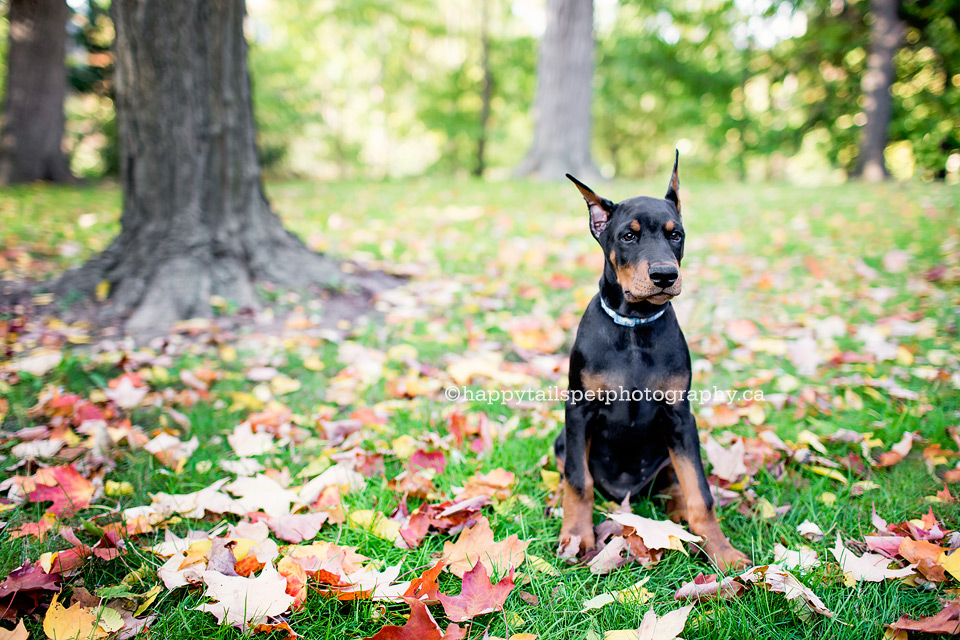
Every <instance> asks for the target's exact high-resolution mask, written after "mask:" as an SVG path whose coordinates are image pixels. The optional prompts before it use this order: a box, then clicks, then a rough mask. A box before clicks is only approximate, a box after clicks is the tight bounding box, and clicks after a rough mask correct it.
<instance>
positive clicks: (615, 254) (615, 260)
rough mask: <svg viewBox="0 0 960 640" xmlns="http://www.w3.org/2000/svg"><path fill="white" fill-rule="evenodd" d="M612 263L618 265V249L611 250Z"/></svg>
mask: <svg viewBox="0 0 960 640" xmlns="http://www.w3.org/2000/svg"><path fill="white" fill-rule="evenodd" d="M610 264H612V265H613V266H614V267H616V266H617V252H616V251H613V250H611V251H610Z"/></svg>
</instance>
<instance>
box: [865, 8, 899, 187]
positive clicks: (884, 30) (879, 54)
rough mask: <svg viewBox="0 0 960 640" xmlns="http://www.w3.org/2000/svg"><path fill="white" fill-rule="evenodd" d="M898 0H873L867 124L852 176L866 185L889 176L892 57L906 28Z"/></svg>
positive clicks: (866, 96) (866, 78) (892, 80)
mask: <svg viewBox="0 0 960 640" xmlns="http://www.w3.org/2000/svg"><path fill="white" fill-rule="evenodd" d="M898 4H899V3H898V0H870V15H871V17H872V18H873V24H872V25H871V26H870V55H869V56H868V58H867V72H866V73H865V74H864V76H863V94H864V105H863V113H864V115H866V116H867V124H866V125H865V126H864V128H863V140H862V141H861V143H860V156H859V157H858V158H857V166H856V169H854V172H853V175H854V176H859V177H861V178H863V179H864V180H866V181H867V182H879V181H880V180H884V179H886V178H887V177H888V176H889V175H890V174H889V173H888V172H887V167H886V165H885V164H884V161H883V150H884V149H885V148H886V146H887V129H888V128H889V126H890V117H891V114H892V110H893V104H892V99H891V97H890V87H891V86H893V82H894V80H895V79H896V70H895V69H894V65H893V57H894V55H896V53H897V48H898V47H899V46H900V38H901V36H902V35H903V25H902V24H901V22H900V20H899V19H898V18H897V6H898Z"/></svg>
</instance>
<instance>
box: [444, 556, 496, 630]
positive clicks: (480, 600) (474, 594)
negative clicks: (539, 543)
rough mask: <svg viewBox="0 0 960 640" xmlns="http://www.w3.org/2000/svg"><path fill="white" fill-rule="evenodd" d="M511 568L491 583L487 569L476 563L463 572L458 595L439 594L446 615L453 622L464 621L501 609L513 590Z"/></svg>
mask: <svg viewBox="0 0 960 640" xmlns="http://www.w3.org/2000/svg"><path fill="white" fill-rule="evenodd" d="M513 587H514V583H513V570H512V569H511V570H510V573H509V575H507V576H505V577H504V578H503V579H502V580H500V582H498V583H496V584H491V582H490V577H489V574H488V573H487V569H486V568H485V567H484V566H483V564H481V563H477V566H475V567H474V568H473V569H472V570H471V571H468V572H467V573H465V574H463V588H462V589H461V590H460V595H458V596H448V595H446V594H443V593H441V594H440V597H439V599H440V604H442V605H443V611H444V613H446V614H447V617H448V618H450V619H451V620H452V621H454V622H465V621H467V620H471V619H473V618H475V617H476V616H479V615H482V614H484V613H490V612H491V611H498V610H500V609H503V603H504V602H505V601H506V599H507V596H508V595H509V594H510V592H511V591H513Z"/></svg>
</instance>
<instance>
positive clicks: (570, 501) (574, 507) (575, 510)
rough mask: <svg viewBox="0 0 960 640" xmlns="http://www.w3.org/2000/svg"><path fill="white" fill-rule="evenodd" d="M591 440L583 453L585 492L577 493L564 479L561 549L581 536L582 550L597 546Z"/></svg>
mask: <svg viewBox="0 0 960 640" xmlns="http://www.w3.org/2000/svg"><path fill="white" fill-rule="evenodd" d="M568 453H569V452H568ZM589 463H590V438H587V442H586V446H585V447H584V452H583V475H584V485H583V491H582V492H580V491H577V490H576V488H575V487H574V486H573V485H571V484H570V482H569V481H568V480H567V478H566V477H565V476H564V478H563V503H562V504H563V525H562V526H561V527H560V547H561V548H563V547H566V546H567V545H568V544H569V543H570V540H571V538H573V537H574V536H580V549H582V550H586V549H592V548H593V547H594V546H595V545H596V536H595V535H594V533H593V476H591V475H590V466H589Z"/></svg>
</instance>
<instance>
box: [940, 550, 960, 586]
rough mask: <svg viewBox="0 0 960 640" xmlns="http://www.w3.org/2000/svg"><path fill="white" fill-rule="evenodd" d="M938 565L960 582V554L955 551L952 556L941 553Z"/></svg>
mask: <svg viewBox="0 0 960 640" xmlns="http://www.w3.org/2000/svg"><path fill="white" fill-rule="evenodd" d="M937 564H939V565H940V566H941V567H943V570H944V571H946V572H947V573H949V574H950V575H952V576H953V577H954V578H956V579H957V580H960V553H957V552H956V551H954V552H953V553H951V554H950V555H947V554H946V553H941V554H940V557H939V558H937Z"/></svg>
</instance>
